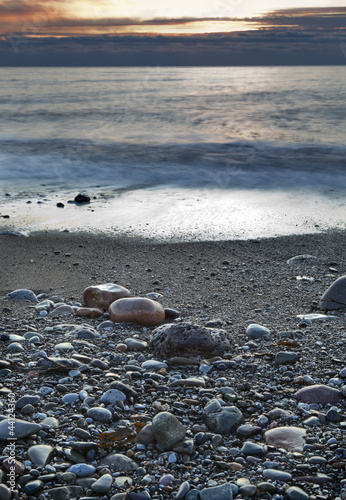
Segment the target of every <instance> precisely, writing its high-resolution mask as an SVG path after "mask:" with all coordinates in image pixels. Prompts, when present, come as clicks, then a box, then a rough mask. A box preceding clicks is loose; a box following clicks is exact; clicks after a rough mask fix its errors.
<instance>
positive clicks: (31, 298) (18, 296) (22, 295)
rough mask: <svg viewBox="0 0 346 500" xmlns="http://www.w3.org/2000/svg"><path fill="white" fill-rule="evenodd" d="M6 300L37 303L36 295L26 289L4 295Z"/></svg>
mask: <svg viewBox="0 0 346 500" xmlns="http://www.w3.org/2000/svg"><path fill="white" fill-rule="evenodd" d="M6 297H7V298H8V299H14V300H27V301H28V302H34V303H38V298H37V297H36V294H35V293H34V292H33V291H32V290H28V289H27V288H20V289H18V290H14V291H13V292H10V293H8V294H7V295H6Z"/></svg>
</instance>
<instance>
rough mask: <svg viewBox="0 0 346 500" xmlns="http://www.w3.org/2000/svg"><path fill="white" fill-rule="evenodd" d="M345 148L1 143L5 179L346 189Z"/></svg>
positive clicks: (118, 185)
mask: <svg viewBox="0 0 346 500" xmlns="http://www.w3.org/2000/svg"><path fill="white" fill-rule="evenodd" d="M345 157H346V146H343V145H338V144H335V145H330V144H329V145H321V144H301V143H299V144H298V143H297V144H291V143H289V144H287V143H284V144H282V143H278V142H265V141H234V142H227V143H217V142H210V143H205V142H203V143H193V144H191V143H189V144H185V143H174V144H159V145H157V144H146V145H143V144H136V143H128V142H127V143H109V142H107V143H102V142H94V141H88V140H79V139H75V140H73V139H70V140H60V139H49V140H15V141H14V140H10V139H8V140H3V141H0V182H1V183H2V184H3V185H7V186H10V185H11V184H13V186H17V185H18V184H21V183H22V184H23V185H24V184H25V185H26V186H27V185H28V184H29V185H30V184H31V185H34V184H37V183H45V184H46V185H47V186H50V185H51V186H56V185H59V186H63V187H74V186H84V187H87V186H92V185H98V186H102V187H108V188H109V189H113V190H118V189H138V188H139V187H141V188H156V187H162V186H172V187H182V188H195V187H206V188H210V189H212V188H221V189H233V188H238V189H239V188H244V189H279V188H280V189H313V190H323V191H325V190H328V189H338V190H346V176H345V170H346V162H345Z"/></svg>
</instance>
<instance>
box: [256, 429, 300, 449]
mask: <svg viewBox="0 0 346 500" xmlns="http://www.w3.org/2000/svg"><path fill="white" fill-rule="evenodd" d="M305 435H306V430H305V429H303V428H301V427H289V426H287V427H275V428H274V429H270V430H269V431H266V432H265V433H264V437H265V440H266V443H267V444H269V445H270V446H274V447H275V448H283V449H284V450H288V451H299V452H300V451H303V447H304V444H305Z"/></svg>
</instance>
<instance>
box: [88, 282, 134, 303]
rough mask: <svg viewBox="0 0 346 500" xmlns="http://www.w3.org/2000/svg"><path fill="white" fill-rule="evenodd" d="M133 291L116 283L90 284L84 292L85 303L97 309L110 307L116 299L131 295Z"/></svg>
mask: <svg viewBox="0 0 346 500" xmlns="http://www.w3.org/2000/svg"><path fill="white" fill-rule="evenodd" d="M130 296H131V292H130V291H129V290H128V289H127V288H124V287H123V286H120V285H116V284H115V283H105V284H103V285H96V286H89V287H88V288H86V289H85V290H84V292H83V300H84V304H85V305H86V306H87V307H91V308H96V309H108V308H109V306H110V305H111V304H112V302H114V301H115V300H118V299H122V298H124V297H130Z"/></svg>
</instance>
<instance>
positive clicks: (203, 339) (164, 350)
mask: <svg viewBox="0 0 346 500" xmlns="http://www.w3.org/2000/svg"><path fill="white" fill-rule="evenodd" d="M229 347H230V343H229V339H228V334H227V332H226V331H225V330H220V329H216V328H205V327H203V326H199V325H194V324H191V323H178V324H168V325H163V326H160V327H159V328H156V329H155V330H154V332H153V335H152V337H151V340H150V343H149V349H151V350H152V351H153V352H154V354H155V355H157V356H161V357H163V358H172V357H174V356H189V355H192V356H199V355H202V356H204V357H207V358H210V357H213V356H222V355H223V354H224V352H225V351H226V350H228V349H229Z"/></svg>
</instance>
